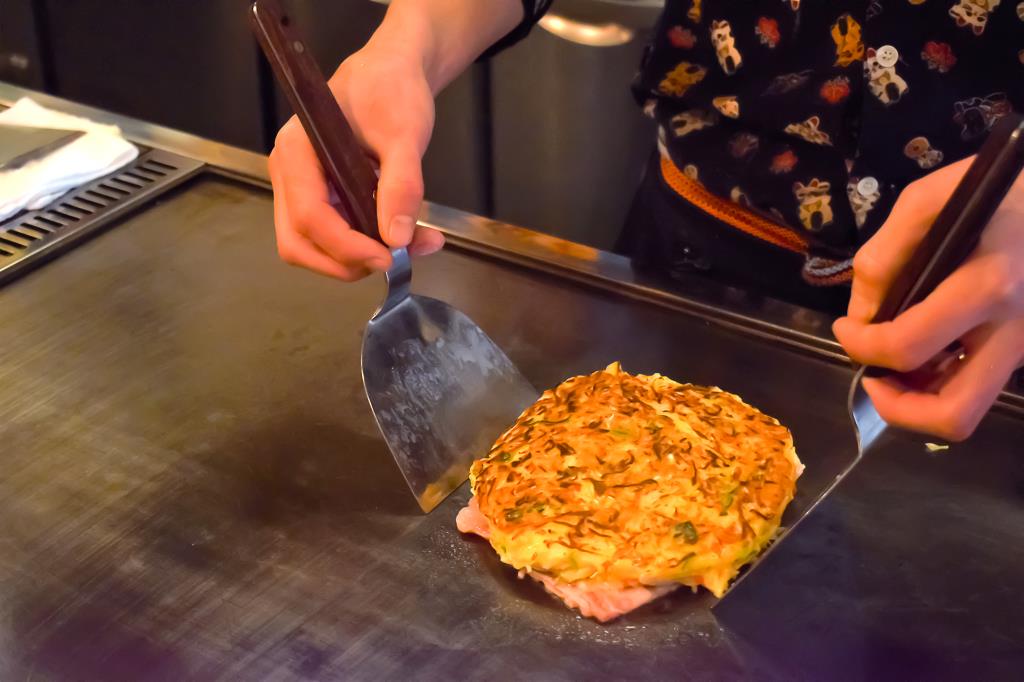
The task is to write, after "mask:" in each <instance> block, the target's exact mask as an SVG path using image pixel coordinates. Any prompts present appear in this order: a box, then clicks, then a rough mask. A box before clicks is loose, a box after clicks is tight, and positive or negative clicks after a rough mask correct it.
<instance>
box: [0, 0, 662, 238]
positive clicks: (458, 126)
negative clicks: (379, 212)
mask: <svg viewBox="0 0 1024 682" xmlns="http://www.w3.org/2000/svg"><path fill="white" fill-rule="evenodd" d="M630 3H639V4H641V5H642V4H645V3H649V0H642V1H641V0H621V3H620V5H621V9H618V10H616V8H615V6H614V5H608V4H607V3H596V2H594V1H593V0H559V1H558V2H556V3H555V6H554V11H555V12H558V13H561V14H562V15H563V16H568V17H570V18H572V17H574V16H576V17H579V16H581V14H582V15H583V16H585V18H587V19H591V20H594V19H596V21H597V22H601V21H605V20H608V19H614V20H628V21H627V23H629V22H632V23H633V24H634V25H637V21H638V15H637V11H636V6H635V5H634V6H633V7H630ZM248 4H249V2H248V0H175V2H166V1H165V0H103V1H102V2H101V1H100V0H3V2H0V80H6V81H9V82H13V83H15V84H18V85H23V86H26V87H29V88H33V89H37V90H43V91H46V92H48V93H51V94H54V95H58V96H61V97H65V98H68V99H71V100H74V101H78V102H83V103H86V104H90V105H93V106H97V107H100V108H103V109H107V110H110V111H114V112H117V113H121V114H125V115H128V116H132V117H135V118H139V119H143V120H146V121H151V122H154V123H158V124H161V125H165V126H169V127H172V128H177V129H180V130H184V131H187V132H190V133H194V134H196V135H200V136H203V137H207V138H210V139H212V140H217V141H220V142H226V143H228V144H232V145H237V146H240V147H245V148H247V149H251V150H255V151H261V152H266V151H269V149H270V147H271V145H272V143H273V139H274V135H275V133H276V131H277V128H278V127H279V125H280V124H281V123H282V122H283V121H284V120H285V119H287V117H288V116H289V115H290V113H291V112H290V107H289V106H288V104H287V102H286V101H285V100H284V98H283V97H282V95H281V93H280V92H279V91H278V90H277V88H276V86H275V84H274V83H273V80H272V77H271V75H270V72H269V70H268V68H267V67H266V65H265V64H264V63H263V61H262V57H261V55H260V54H259V51H258V48H257V46H256V43H255V41H254V39H253V38H252V36H251V35H250V33H249V27H248V21H247V16H246V9H247V6H248ZM286 5H287V7H288V9H289V11H290V13H291V14H292V16H293V19H294V20H295V21H296V22H297V23H298V25H299V26H300V29H301V31H302V32H303V34H304V35H306V36H307V42H308V43H309V44H310V46H311V48H312V50H313V52H314V54H315V55H316V57H317V59H318V61H319V62H320V64H321V67H322V68H323V69H324V70H325V72H328V73H330V72H332V71H333V69H334V68H335V67H336V66H337V64H338V63H339V62H340V61H341V60H342V59H343V58H344V57H345V56H347V55H348V54H351V53H352V52H353V51H355V50H357V49H358V48H359V47H360V46H362V45H363V44H364V43H365V41H366V40H367V38H368V37H369V36H370V34H371V33H372V32H373V30H374V28H375V27H376V26H377V24H378V23H379V22H380V20H381V18H382V17H383V16H384V12H385V11H386V7H385V6H384V5H382V4H380V3H377V2H373V1H372V0H293V1H291V2H286ZM594 8H598V9H600V10H601V11H604V12H605V15H603V16H598V17H594V16H587V15H588V13H590V14H592V13H593V10H594ZM609 8H611V9H609ZM631 10H632V11H631ZM616 11H618V12H619V14H617V15H616V14H615V12H616ZM608 12H611V14H608ZM652 17H653V13H652V12H651V11H647V12H646V14H642V15H640V16H639V22H640V24H643V23H644V22H645V21H647V20H648V19H650V18H652ZM644 34H645V31H644V30H643V28H641V29H640V30H638V31H636V35H635V37H634V38H633V39H632V40H631V41H630V42H627V43H625V44H622V45H617V46H612V47H593V46H585V45H581V44H578V43H574V42H570V41H569V40H566V39H563V38H560V37H556V36H555V35H553V34H552V33H550V32H548V31H546V30H545V29H543V28H536V29H534V31H533V32H532V33H531V34H530V36H529V37H528V38H527V39H526V40H524V41H523V42H521V43H519V44H517V45H516V46H514V47H512V48H510V49H509V50H506V51H505V52H503V53H501V54H499V55H498V56H497V57H495V58H494V59H492V60H489V61H487V62H481V63H477V64H475V65H473V67H471V68H470V69H469V71H468V72H467V73H466V74H464V75H463V76H462V77H461V78H459V79H458V80H457V81H455V82H454V83H453V84H452V85H451V86H449V88H448V89H447V90H446V91H445V92H443V93H442V94H441V96H440V97H439V99H438V101H437V126H436V129H435V133H434V137H433V141H432V143H431V146H430V149H429V150H428V153H427V156H426V158H425V160H424V170H425V177H426V188H427V198H428V199H429V200H431V201H434V202H437V203H441V204H446V205H449V206H455V207H457V208H461V209H464V210H467V211H471V212H473V213H478V214H482V215H487V216H491V217H494V218H498V219H500V220H503V221H507V222H511V223H516V224H519V225H523V226H527V227H531V228H534V229H537V230H541V231H545V232H549V233H553V234H557V235H559V236H562V237H566V238H568V239H572V240H574V241H578V242H583V243H588V244H591V245H594V246H598V247H601V248H609V247H610V246H611V244H612V243H613V242H614V240H615V237H616V236H617V234H618V232H619V229H620V227H621V225H622V222H623V219H624V217H625V214H626V211H627V209H628V206H629V202H630V199H631V198H632V193H633V190H634V188H635V187H636V184H637V182H638V181H639V178H640V175H641V172H642V168H643V162H644V159H645V157H646V155H647V154H648V153H649V152H650V150H651V149H652V148H653V140H654V135H653V130H652V128H651V127H650V125H649V124H648V122H647V121H646V119H644V117H643V116H642V115H641V113H640V112H639V110H638V108H637V107H636V105H635V104H634V102H633V100H632V97H631V95H630V93H629V83H630V80H631V78H632V76H633V73H634V71H635V69H636V66H637V64H638V63H639V59H640V53H641V51H642V48H643V44H644V41H645V39H646V36H645V35H644ZM396 106H401V103H400V102H399V103H396Z"/></svg>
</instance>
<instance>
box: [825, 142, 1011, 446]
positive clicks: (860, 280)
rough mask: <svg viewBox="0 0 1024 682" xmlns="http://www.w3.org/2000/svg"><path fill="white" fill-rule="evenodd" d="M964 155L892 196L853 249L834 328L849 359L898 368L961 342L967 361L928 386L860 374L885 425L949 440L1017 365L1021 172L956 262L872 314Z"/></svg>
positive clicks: (974, 418)
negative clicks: (901, 307) (900, 304)
mask: <svg viewBox="0 0 1024 682" xmlns="http://www.w3.org/2000/svg"><path fill="white" fill-rule="evenodd" d="M971 161H973V157H972V158H968V159H964V160H963V161H959V162H957V163H954V164H952V165H949V166H946V167H945V168H941V169H939V170H937V171H935V172H933V173H930V174H929V175H927V176H925V177H923V178H921V179H920V180H918V181H916V182H914V183H912V184H911V185H908V186H907V188H906V189H905V190H904V191H903V193H902V194H900V196H899V199H897V201H896V204H895V206H894V207H893V210H892V213H891V214H890V215H889V218H888V220H887V221H886V222H885V224H884V225H883V226H882V227H881V229H879V231H878V233H877V234H876V235H875V236H874V237H873V238H872V239H871V240H869V241H868V242H867V243H866V244H865V245H864V246H863V247H862V248H861V249H860V251H858V252H857V255H856V257H855V258H854V262H853V272H854V275H853V290H852V292H851V296H850V307H849V310H848V312H847V316H846V317H843V318H840V319H839V320H837V321H836V323H835V324H834V325H833V327H832V330H833V332H834V333H835V335H836V338H837V339H838V340H839V342H840V343H841V344H842V345H843V348H845V349H846V352H847V353H849V355H850V357H851V358H852V359H854V360H856V361H857V362H860V363H862V364H866V365H873V366H878V367H887V368H890V369H894V370H898V371H900V372H909V371H912V370H915V369H918V368H920V367H921V366H922V365H924V364H925V363H927V362H928V361H929V360H931V359H932V358H934V357H935V356H937V355H939V354H940V353H941V352H942V351H943V350H944V349H945V348H946V347H947V346H949V345H950V344H951V343H953V342H955V341H957V340H959V341H960V343H961V344H962V345H963V347H964V349H965V351H966V357H965V358H964V359H963V360H962V361H961V362H954V363H952V364H951V366H950V367H949V368H948V369H947V370H946V371H945V373H944V375H943V376H942V377H941V379H940V380H939V381H938V382H937V386H936V387H933V388H931V389H930V390H921V389H918V388H912V387H910V386H908V385H906V384H905V383H903V382H900V381H899V380H898V379H895V378H894V379H865V380H864V389H865V390H866V391H867V393H868V395H869V396H870V397H871V400H872V402H873V403H874V404H875V407H876V408H877V409H878V412H879V414H880V415H881V416H882V418H883V419H885V421H886V422H888V423H890V424H892V425H894V426H900V427H903V428H907V429H911V430H914V431H920V432H924V433H928V434H932V435H936V436H939V437H940V438H944V439H946V440H951V441H958V440H963V439H965V438H967V437H968V436H969V435H971V433H972V432H973V431H974V429H975V428H976V427H977V425H978V423H979V422H980V421H981V418H982V417H984V416H985V413H986V412H987V411H988V409H989V407H991V405H992V403H993V402H995V400H996V398H997V397H998V396H999V393H1000V391H1001V390H1002V388H1003V386H1005V385H1006V382H1007V380H1008V379H1009V378H1010V376H1011V375H1012V374H1013V372H1014V370H1015V369H1016V368H1017V367H1019V366H1021V364H1022V363H1024V175H1022V176H1021V177H1019V178H1018V179H1017V181H1016V183H1015V184H1014V186H1013V187H1012V188H1011V190H1010V192H1009V193H1008V194H1007V196H1006V199H1005V200H1004V201H1003V203H1002V204H1001V205H1000V207H999V209H998V210H997V211H996V213H995V215H994V216H993V218H992V221H991V222H990V223H989V225H988V227H987V228H986V229H985V232H984V233H983V235H982V237H981V242H980V243H979V244H978V247H977V249H975V251H974V253H973V254H972V255H971V256H970V257H969V258H968V259H967V260H966V261H965V262H964V263H963V265H961V266H960V267H959V268H958V269H957V270H956V271H955V272H954V273H953V274H952V275H950V276H949V277H948V278H947V279H946V280H945V281H943V282H942V283H941V284H940V285H939V286H938V287H937V288H936V289H935V291H933V292H932V293H931V295H929V296H928V297H927V298H925V300H924V301H922V302H921V303H918V304H917V305H914V306H912V307H910V308H908V309H907V310H906V311H905V312H904V313H903V314H902V315H899V316H898V317H897V318H896V319H895V320H893V321H892V322H884V323H881V324H870V320H871V318H872V317H873V316H874V314H875V312H876V311H877V310H878V306H879V305H880V304H881V300H882V296H883V295H884V293H885V291H886V290H887V288H888V287H889V285H890V283H891V282H892V281H893V280H894V279H895V277H896V275H897V273H898V272H899V270H900V268H902V267H903V266H904V264H905V263H906V262H907V260H908V259H909V257H910V254H911V253H912V252H913V251H914V249H915V248H916V247H917V245H918V244H919V243H920V241H921V238H922V237H923V236H924V234H925V233H926V232H927V231H928V228H930V227H931V224H932V222H933V221H934V220H935V217H936V216H937V215H938V213H939V210H940V209H941V208H942V206H943V204H944V203H945V202H946V200H947V199H948V198H949V196H950V195H951V194H952V193H953V190H954V188H955V187H956V185H957V183H958V182H959V181H960V178H961V177H963V174H964V173H965V172H966V171H967V168H968V166H970V164H971Z"/></svg>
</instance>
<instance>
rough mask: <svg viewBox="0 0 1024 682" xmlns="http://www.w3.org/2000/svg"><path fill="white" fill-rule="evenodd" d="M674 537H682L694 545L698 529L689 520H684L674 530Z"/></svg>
mask: <svg viewBox="0 0 1024 682" xmlns="http://www.w3.org/2000/svg"><path fill="white" fill-rule="evenodd" d="M672 537H674V538H677V539H678V538H680V537H682V538H683V539H684V540H686V544H688V545H692V544H693V543H695V542H697V529H696V528H694V527H693V524H692V523H690V522H689V521H683V522H682V523H677V524H676V526H675V529H674V530H673V531H672Z"/></svg>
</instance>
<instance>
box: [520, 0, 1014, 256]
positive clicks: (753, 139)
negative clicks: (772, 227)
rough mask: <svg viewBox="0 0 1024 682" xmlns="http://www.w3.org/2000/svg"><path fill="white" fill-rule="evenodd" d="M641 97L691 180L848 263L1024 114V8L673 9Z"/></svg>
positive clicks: (642, 78)
mask: <svg viewBox="0 0 1024 682" xmlns="http://www.w3.org/2000/svg"><path fill="white" fill-rule="evenodd" d="M548 4H549V3H548V2H545V1H544V0H524V6H525V8H526V11H527V18H526V21H524V25H523V27H521V28H520V29H519V31H520V34H519V35H522V34H523V32H525V30H528V26H529V25H530V24H531V23H532V22H534V21H536V20H537V19H539V18H540V16H541V14H542V13H543V12H544V11H545V10H546V8H547V5H548ZM633 90H634V94H635V96H636V98H637V100H638V102H639V103H640V104H641V105H642V106H643V107H644V110H645V111H646V112H647V113H648V114H649V115H651V116H653V117H654V118H655V119H656V120H657V121H658V123H659V147H660V148H661V150H662V152H663V153H664V154H666V155H668V156H669V157H670V158H671V159H672V161H673V162H674V163H675V164H676V165H677V166H678V167H679V168H686V170H687V175H690V176H691V177H696V178H697V179H698V180H699V182H700V183H702V184H703V185H704V186H705V187H706V188H707V189H708V190H709V191H711V192H713V193H714V194H716V195H718V196H720V197H723V198H731V199H732V200H738V201H740V202H741V203H744V204H746V205H747V206H748V207H749V208H751V209H752V210H755V211H757V212H760V213H763V214H765V215H770V216H771V217H772V218H773V220H774V221H775V222H778V223H780V224H782V225H784V226H787V227H789V228H790V229H792V230H794V231H797V232H800V233H801V234H803V235H804V236H805V237H807V238H808V239H809V240H811V242H812V243H813V244H814V245H815V246H814V248H815V249H818V250H819V252H821V253H828V254H831V255H832V256H833V257H837V258H841V257H844V256H849V255H850V254H852V253H853V251H854V250H855V249H856V248H857V246H859V245H860V244H861V243H863V242H864V241H865V240H866V239H867V237H869V236H870V235H871V234H872V233H874V231H875V230H877V229H878V227H879V226H880V225H881V224H882V223H883V222H884V220H885V218H886V217H887V215H888V213H889V211H890V209H891V207H892V205H893V202H894V201H895V199H896V197H897V195H898V194H899V193H900V191H902V189H903V188H904V187H906V185H907V184H909V183H910V182H912V181H914V180H916V179H917V178H920V177H921V176H923V175H925V174H927V173H928V172H930V171H932V170H934V169H936V168H938V167H940V166H942V165H945V164H948V163H951V162H953V161H956V160H958V159H961V158H964V157H965V156H969V155H970V154H973V153H975V152H976V151H977V149H978V147H979V146H980V144H981V142H982V141H983V140H984V138H985V135H986V133H987V132H988V131H989V130H990V129H991V128H992V125H993V123H994V122H995V121H996V120H998V119H999V118H1000V117H1001V116H1004V115H1006V114H1007V113H1008V112H1010V111H1012V110H1022V109H1024V2H1020V3H1018V2H1015V1H1014V0H867V1H865V0H667V1H666V6H665V10H664V12H663V13H662V16H661V18H660V20H659V22H658V24H657V26H656V28H655V30H654V33H653V36H652V39H651V44H650V45H649V46H648V48H647V50H646V52H645V54H644V58H643V62H642V64H641V67H640V71H639V73H638V74H637V77H636V80H635V83H634V86H633Z"/></svg>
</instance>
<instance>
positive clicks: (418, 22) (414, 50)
mask: <svg viewBox="0 0 1024 682" xmlns="http://www.w3.org/2000/svg"><path fill="white" fill-rule="evenodd" d="M437 42H438V41H437V40H436V35H435V31H434V24H433V22H432V21H431V19H430V16H429V14H428V13H427V12H426V11H425V9H424V6H423V4H422V3H418V2H393V3H392V5H391V7H389V8H388V13H387V15H386V16H385V17H384V21H383V22H381V25H380V26H379V27H378V28H377V30H376V31H375V32H374V33H373V35H372V36H371V37H370V40H369V41H367V43H366V46H365V47H363V49H362V50H360V52H364V53H366V54H367V55H374V58H377V59H380V58H384V59H387V60H389V61H399V62H405V63H406V64H407V65H408V67H409V68H411V69H416V70H418V71H420V72H421V73H422V74H423V77H424V78H425V79H426V81H427V83H428V84H429V85H430V89H431V92H433V93H434V94H435V95H436V94H437V93H438V91H440V90H441V88H443V87H444V86H445V85H446V84H447V83H448V80H447V79H445V78H444V76H443V74H442V73H440V71H441V69H440V65H439V62H440V59H439V55H438V50H437V49H436V45H437Z"/></svg>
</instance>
